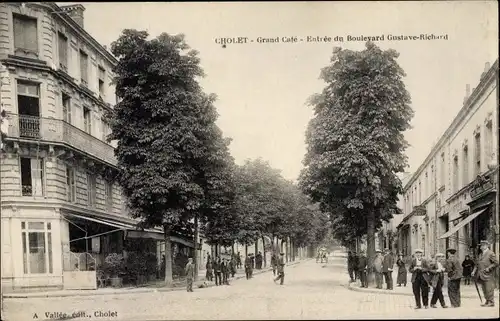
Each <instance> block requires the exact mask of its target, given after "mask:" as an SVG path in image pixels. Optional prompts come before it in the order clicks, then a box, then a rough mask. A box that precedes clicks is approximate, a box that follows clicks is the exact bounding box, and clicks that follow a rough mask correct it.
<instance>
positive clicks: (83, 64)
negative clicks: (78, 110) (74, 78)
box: [80, 50, 89, 86]
mask: <svg viewBox="0 0 500 321" xmlns="http://www.w3.org/2000/svg"><path fill="white" fill-rule="evenodd" d="M88 71H89V56H88V55H87V54H86V53H85V52H83V51H81V50H80V78H81V81H82V84H83V85H85V86H87V84H88V80H89V78H88Z"/></svg>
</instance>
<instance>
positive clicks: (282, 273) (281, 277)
mask: <svg viewBox="0 0 500 321" xmlns="http://www.w3.org/2000/svg"><path fill="white" fill-rule="evenodd" d="M284 255H285V253H283V252H281V253H280V258H279V259H278V277H276V278H275V279H274V283H276V281H278V280H280V285H283V283H284V282H285V259H284V257H283V256H284Z"/></svg>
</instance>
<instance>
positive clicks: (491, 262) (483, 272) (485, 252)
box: [472, 241, 498, 307]
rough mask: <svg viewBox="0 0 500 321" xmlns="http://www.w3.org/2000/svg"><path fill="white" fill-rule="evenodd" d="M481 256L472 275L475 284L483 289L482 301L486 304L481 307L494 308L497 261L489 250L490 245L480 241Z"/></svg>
mask: <svg viewBox="0 0 500 321" xmlns="http://www.w3.org/2000/svg"><path fill="white" fill-rule="evenodd" d="M480 247H481V255H480V256H479V259H478V261H477V264H476V267H475V269H474V272H473V273H472V275H473V276H474V277H475V278H476V280H477V282H478V283H479V284H481V288H482V289H483V294H484V299H485V300H486V302H485V303H484V304H482V305H481V306H483V307H494V306H495V294H494V293H495V292H494V291H495V277H494V271H495V269H496V267H497V266H498V259H497V256H496V254H495V253H494V252H493V251H492V250H490V243H489V242H488V241H481V244H480Z"/></svg>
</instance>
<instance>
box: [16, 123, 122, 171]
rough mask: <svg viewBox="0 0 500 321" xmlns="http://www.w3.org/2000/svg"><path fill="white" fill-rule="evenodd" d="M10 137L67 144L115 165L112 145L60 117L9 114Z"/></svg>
mask: <svg viewBox="0 0 500 321" xmlns="http://www.w3.org/2000/svg"><path fill="white" fill-rule="evenodd" d="M8 118H9V133H8V137H11V138H24V139H35V140H38V139H39V140H41V141H44V142H54V143H66V144H67V145H69V146H71V147H73V148H75V149H78V150H80V151H83V152H85V153H87V154H90V155H92V156H94V157H96V158H98V159H101V160H103V161H105V162H107V163H109V164H111V165H116V158H115V154H114V148H113V146H111V145H109V144H108V143H106V142H104V141H102V140H100V139H98V138H97V137H94V136H92V135H90V134H89V133H87V132H85V131H83V130H81V129H79V128H76V127H75V126H73V125H71V124H68V123H67V122H65V121H63V120H61V119H54V118H42V117H36V116H27V115H18V114H9V115H8Z"/></svg>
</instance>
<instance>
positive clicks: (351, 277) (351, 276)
mask: <svg viewBox="0 0 500 321" xmlns="http://www.w3.org/2000/svg"><path fill="white" fill-rule="evenodd" d="M347 273H349V282H351V283H352V282H354V278H355V276H354V256H353V255H352V252H351V251H349V252H347Z"/></svg>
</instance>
